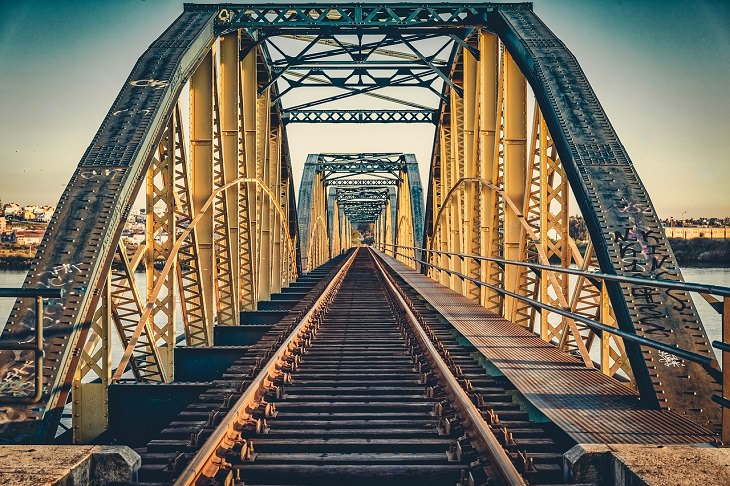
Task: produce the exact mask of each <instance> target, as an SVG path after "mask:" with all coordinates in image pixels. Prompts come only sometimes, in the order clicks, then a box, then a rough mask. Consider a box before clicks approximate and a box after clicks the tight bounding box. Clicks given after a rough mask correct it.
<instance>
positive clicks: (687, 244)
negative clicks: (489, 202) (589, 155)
mask: <svg viewBox="0 0 730 486" xmlns="http://www.w3.org/2000/svg"><path fill="white" fill-rule="evenodd" d="M669 244H670V245H671V246H672V250H674V255H675V256H676V257H677V262H678V263H679V264H680V265H681V266H690V267H723V268H730V240H711V239H709V238H693V239H691V240H683V239H677V238H670V240H669ZM3 246H5V248H0V270H27V269H29V268H30V263H31V262H32V261H33V258H32V257H29V256H28V247H22V248H9V245H3ZM578 248H579V249H580V251H581V252H582V251H584V250H585V244H582V243H579V244H578ZM33 253H35V251H34V250H33ZM158 265H159V267H160V268H162V266H163V265H164V262H158V264H156V265H155V266H156V267H157V266H158ZM141 268H142V267H141V266H140V269H141Z"/></svg>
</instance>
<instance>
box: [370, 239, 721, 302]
mask: <svg viewBox="0 0 730 486" xmlns="http://www.w3.org/2000/svg"><path fill="white" fill-rule="evenodd" d="M380 245H382V246H390V247H393V248H405V249H408V250H418V251H424V252H428V253H436V254H438V255H447V256H449V257H451V256H456V257H459V258H461V259H464V258H471V259H474V260H483V261H487V262H493V263H502V264H505V265H515V266H518V267H528V268H530V269H533V270H535V269H537V270H547V271H550V272H558V273H565V274H570V275H577V276H580V277H586V278H589V279H600V280H607V281H610V282H619V283H630V284H637V285H646V286H648V287H658V288H665V289H671V290H684V291H686V292H697V293H700V294H712V295H719V296H722V297H730V287H725V286H722V285H708V284H700V283H694V282H677V281H674V280H666V279H660V278H657V279H654V278H641V277H628V276H625V275H616V274H612V273H601V272H590V271H587V270H580V269H578V268H568V267H558V266H554V265H543V264H542V263H532V262H518V261H515V260H505V259H504V258H498V257H488V256H482V255H472V254H469V253H455V252H450V251H439V250H430V249H428V248H420V247H417V246H405V245H390V244H387V243H380Z"/></svg>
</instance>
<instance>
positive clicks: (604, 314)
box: [576, 280, 611, 376]
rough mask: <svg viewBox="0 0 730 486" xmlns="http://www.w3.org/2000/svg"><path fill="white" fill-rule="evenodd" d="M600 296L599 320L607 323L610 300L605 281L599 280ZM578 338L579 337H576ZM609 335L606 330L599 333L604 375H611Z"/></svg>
mask: <svg viewBox="0 0 730 486" xmlns="http://www.w3.org/2000/svg"><path fill="white" fill-rule="evenodd" d="M600 290H601V296H600V300H599V305H600V309H599V321H600V322H601V323H602V324H608V316H609V314H610V311H611V310H610V304H611V302H610V300H609V298H608V289H607V288H606V281H605V280H601V289H600ZM576 339H580V337H576ZM610 356H611V335H610V334H609V333H607V332H604V333H601V372H602V373H603V374H604V375H608V376H611V362H610Z"/></svg>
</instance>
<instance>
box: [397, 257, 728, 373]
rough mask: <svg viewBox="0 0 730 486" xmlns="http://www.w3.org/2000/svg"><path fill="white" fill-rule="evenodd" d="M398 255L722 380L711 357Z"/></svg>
mask: <svg viewBox="0 0 730 486" xmlns="http://www.w3.org/2000/svg"><path fill="white" fill-rule="evenodd" d="M396 254H398V255H400V256H403V257H406V258H409V259H411V260H414V261H417V262H418V263H420V264H422V265H426V266H428V267H431V268H434V269H436V270H440V271H443V272H446V273H448V274H449V275H455V276H457V277H459V278H461V279H463V280H468V281H470V282H473V283H475V284H477V285H480V286H483V287H487V288H489V289H492V290H494V291H495V292H498V293H499V294H502V295H504V296H506V297H512V298H515V299H517V300H520V301H522V302H525V303H527V304H529V305H530V306H532V307H535V308H537V309H541V310H546V311H550V312H553V313H555V314H558V315H560V316H563V317H567V318H569V319H573V320H575V321H578V322H580V323H582V324H585V325H586V326H588V327H591V328H593V329H597V330H599V331H602V332H608V333H610V334H615V335H616V336H620V337H621V338H623V339H625V340H627V341H632V342H634V343H637V344H641V345H643V346H648V347H650V348H654V349H658V350H661V351H665V352H667V353H670V354H673V355H675V356H678V357H680V358H684V359H686V360H688V361H692V362H693V363H697V364H699V365H700V366H702V367H703V368H704V369H705V370H706V371H707V372H708V373H709V374H710V375H711V376H712V377H713V378H715V379H717V380H721V379H722V373H721V371H720V369H719V367H717V368H716V367H714V366H713V363H716V361H715V360H714V359H712V358H711V357H709V356H704V355H701V354H698V353H694V352H692V351H687V350H684V349H682V348H675V347H674V346H671V345H669V344H664V343H662V342H659V341H655V340H653V339H649V338H645V337H642V336H639V335H637V334H633V333H631V332H627V331H623V330H621V329H619V328H617V327H611V326H609V325H606V324H603V323H601V322H597V321H594V320H593V319H590V318H588V317H585V316H583V315H580V314H576V313H574V312H571V311H568V310H565V309H561V308H559V307H554V306H552V305H548V304H544V303H542V302H539V301H537V300H534V299H531V298H529V297H525V296H524V295H520V294H518V293H516V292H510V291H509V290H505V289H503V288H501V287H498V286H496V285H491V284H488V283H487V282H483V281H481V280H479V279H476V278H473V277H469V276H468V275H464V274H463V273H461V272H457V271H454V270H449V269H447V268H443V267H439V266H438V265H433V264H431V263H428V262H425V261H423V260H419V259H418V258H414V257H411V256H410V255H406V254H404V253H400V252H397V251H396Z"/></svg>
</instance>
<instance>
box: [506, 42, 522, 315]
mask: <svg viewBox="0 0 730 486" xmlns="http://www.w3.org/2000/svg"><path fill="white" fill-rule="evenodd" d="M504 56H505V70H506V72H505V89H506V92H505V115H504V125H505V129H504V131H505V140H504V145H505V167H504V189H505V193H506V195H507V197H509V198H510V199H511V200H512V201H513V202H514V204H515V205H516V206H517V207H518V208H521V207H522V206H523V204H524V197H525V178H526V167H525V164H526V161H527V81H526V80H525V76H524V75H523V74H522V72H521V71H520V68H519V67H518V66H517V64H516V63H515V61H514V60H513V59H512V56H510V55H509V53H508V52H506V51H505V53H504ZM521 233H522V232H521V225H520V220H519V217H518V216H517V215H516V214H515V213H514V212H513V211H510V210H505V215H504V258H506V259H507V260H518V259H519V256H520V237H521ZM517 273H518V272H517V267H516V266H514V265H508V266H507V268H505V271H504V286H505V288H506V289H507V290H510V291H514V290H515V289H516V288H517ZM513 307H514V299H511V298H506V299H505V309H504V315H505V316H508V317H509V316H511V315H512V310H513Z"/></svg>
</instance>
